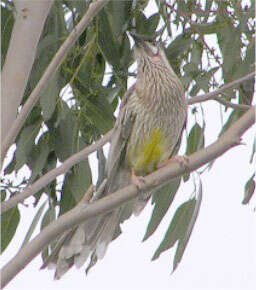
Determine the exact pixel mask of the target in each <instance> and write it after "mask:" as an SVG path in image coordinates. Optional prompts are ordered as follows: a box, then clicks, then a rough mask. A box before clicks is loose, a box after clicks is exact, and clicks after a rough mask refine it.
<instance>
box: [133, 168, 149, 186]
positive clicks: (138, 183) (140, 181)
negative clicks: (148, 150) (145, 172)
mask: <svg viewBox="0 0 256 290" xmlns="http://www.w3.org/2000/svg"><path fill="white" fill-rule="evenodd" d="M131 179H132V184H134V185H136V186H137V187H138V189H141V187H142V186H143V185H144V184H145V183H146V181H145V178H144V177H143V176H138V175H136V173H135V171H134V169H132V176H131Z"/></svg>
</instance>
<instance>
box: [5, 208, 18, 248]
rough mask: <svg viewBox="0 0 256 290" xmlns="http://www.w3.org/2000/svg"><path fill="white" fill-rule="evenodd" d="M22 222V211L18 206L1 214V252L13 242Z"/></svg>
mask: <svg viewBox="0 0 256 290" xmlns="http://www.w3.org/2000/svg"><path fill="white" fill-rule="evenodd" d="M19 222H20V212H19V209H18V207H17V206H16V207H14V208H12V209H10V210H8V211H6V212H5V213H3V214H2V216H1V253H3V252H4V250H5V249H6V248H7V246H8V245H9V243H10V242H11V240H12V238H13V236H14V234H15V232H16V229H17V226H18V224H19Z"/></svg>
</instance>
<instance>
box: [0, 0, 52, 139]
mask: <svg viewBox="0 0 256 290" xmlns="http://www.w3.org/2000/svg"><path fill="white" fill-rule="evenodd" d="M14 4H15V8H16V12H17V14H16V17H15V22H14V27H13V30H12V34H11V40H10V44H9V47H8V51H7V54H6V58H5V63H4V67H3V71H2V102H1V103H2V106H1V136H2V138H4V137H5V136H6V135H7V133H8V130H9V128H10V124H12V123H13V122H14V120H15V118H16V115H17V111H18V107H19V105H20V103H21V101H22V97H23V94H24V91H25V88H26V85H27V81H28V78H29V75H30V72H31V69H32V66H33V63H34V59H35V55H36V50H37V45H38V42H39V39H40V36H41V33H42V30H43V27H44V23H45V20H46V17H47V15H48V13H49V11H50V9H51V6H52V4H53V0H48V1H31V0H30V1H28V0H15V1H14ZM21 43H22V45H21ZM14 84H15V85H14Z"/></svg>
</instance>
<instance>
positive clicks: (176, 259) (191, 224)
mask: <svg viewBox="0 0 256 290" xmlns="http://www.w3.org/2000/svg"><path fill="white" fill-rule="evenodd" d="M201 202H202V182H201V180H200V183H199V188H198V193H197V199H196V204H195V208H194V210H193V214H192V217H191V219H190V218H189V216H187V217H188V219H187V220H185V221H184V222H185V223H187V222H188V226H187V228H186V232H185V234H184V235H183V236H182V238H181V239H179V243H178V247H177V250H176V253H175V257H174V261H173V272H174V271H175V270H176V268H177V266H178V264H179V263H180V261H181V259H182V256H183V254H184V251H185V249H186V246H187V243H188V241H189V238H190V236H191V233H192V231H193V228H194V225H195V222H196V220H197V217H198V213H199V210H200V206H201Z"/></svg>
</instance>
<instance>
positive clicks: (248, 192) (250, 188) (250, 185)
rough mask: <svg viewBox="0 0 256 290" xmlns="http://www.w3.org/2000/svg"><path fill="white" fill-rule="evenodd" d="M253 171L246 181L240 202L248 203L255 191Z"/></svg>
mask: <svg viewBox="0 0 256 290" xmlns="http://www.w3.org/2000/svg"><path fill="white" fill-rule="evenodd" d="M254 177H255V173H254V174H253V175H252V176H251V178H250V179H249V180H248V181H247V182H246V184H245V187H244V199H243V201H242V204H248V203H249V202H250V200H251V198H252V196H253V194H254V192H255V180H254Z"/></svg>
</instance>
